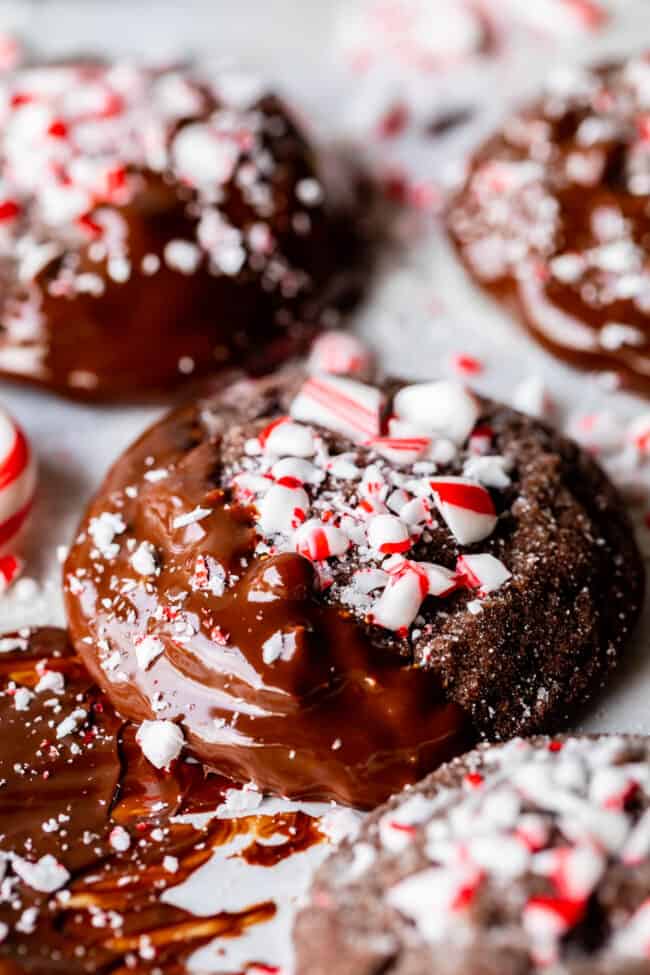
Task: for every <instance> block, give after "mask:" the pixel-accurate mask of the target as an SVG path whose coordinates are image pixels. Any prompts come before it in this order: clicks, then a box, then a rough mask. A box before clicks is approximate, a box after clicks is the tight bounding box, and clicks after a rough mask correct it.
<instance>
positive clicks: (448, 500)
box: [430, 477, 497, 545]
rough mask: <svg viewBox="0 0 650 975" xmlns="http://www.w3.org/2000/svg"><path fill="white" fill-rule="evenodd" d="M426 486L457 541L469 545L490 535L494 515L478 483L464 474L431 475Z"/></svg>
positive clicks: (490, 502)
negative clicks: (453, 475) (428, 484)
mask: <svg viewBox="0 0 650 975" xmlns="http://www.w3.org/2000/svg"><path fill="white" fill-rule="evenodd" d="M430 485H431V490H432V492H433V497H434V501H435V503H436V507H437V509H438V511H439V512H440V514H441V515H442V517H443V518H444V520H445V523H446V525H447V527H448V528H449V530H450V531H451V533H452V534H453V536H454V538H455V539H456V541H457V542H459V543H460V544H461V545H472V544H474V542H480V541H482V539H484V538H487V537H488V535H491V534H492V532H493V531H494V529H495V528H496V523H497V514H496V510H495V507H494V502H493V501H492V498H491V496H490V493H489V491H487V490H486V489H485V488H484V487H483V486H482V485H481V484H477V483H476V482H475V481H470V480H469V479H468V478H466V477H433V478H431V479H430Z"/></svg>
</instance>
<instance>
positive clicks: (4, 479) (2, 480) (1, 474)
mask: <svg viewBox="0 0 650 975" xmlns="http://www.w3.org/2000/svg"><path fill="white" fill-rule="evenodd" d="M28 460H29V447H28V446H27V440H26V439H25V435H24V434H23V432H22V430H16V437H15V440H14V443H13V446H12V448H11V450H10V451H9V453H8V454H7V456H6V458H5V459H4V460H3V461H2V463H0V490H2V489H3V488H6V487H7V485H8V484H11V482H12V481H15V480H16V478H17V477H20V475H21V474H22V472H23V471H24V470H25V468H26V467H27V461H28Z"/></svg>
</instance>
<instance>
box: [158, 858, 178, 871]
mask: <svg viewBox="0 0 650 975" xmlns="http://www.w3.org/2000/svg"><path fill="white" fill-rule="evenodd" d="M162 865H163V870H166V871H167V873H176V872H177V870H178V857H171V856H169V855H168V856H165V857H163V862H162Z"/></svg>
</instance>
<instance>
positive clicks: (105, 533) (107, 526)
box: [88, 511, 126, 559]
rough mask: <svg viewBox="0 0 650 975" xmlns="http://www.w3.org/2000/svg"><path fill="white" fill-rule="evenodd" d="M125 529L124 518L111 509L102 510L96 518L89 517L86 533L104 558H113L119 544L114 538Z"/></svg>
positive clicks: (118, 548)
mask: <svg viewBox="0 0 650 975" xmlns="http://www.w3.org/2000/svg"><path fill="white" fill-rule="evenodd" d="M125 531H126V525H125V524H124V519H123V518H122V516H121V515H119V514H116V513H115V512H112V511H103V512H102V513H101V515H99V516H98V517H97V518H91V519H90V524H89V526H88V534H89V535H90V537H91V538H92V540H93V542H94V544H95V546H96V548H98V549H99V551H100V553H101V554H102V555H103V556H104V558H106V559H113V558H115V556H116V555H117V553H118V552H119V550H120V546H119V545H118V544H117V543H116V542H115V541H114V539H115V537H116V536H117V535H121V534H122V533H123V532H125Z"/></svg>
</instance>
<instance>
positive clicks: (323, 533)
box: [293, 518, 350, 562]
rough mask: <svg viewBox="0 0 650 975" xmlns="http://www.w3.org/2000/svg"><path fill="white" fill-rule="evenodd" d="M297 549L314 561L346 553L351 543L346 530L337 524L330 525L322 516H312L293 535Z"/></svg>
mask: <svg viewBox="0 0 650 975" xmlns="http://www.w3.org/2000/svg"><path fill="white" fill-rule="evenodd" d="M293 540H294V544H295V546H296V551H297V552H299V553H300V555H304V556H305V558H307V559H310V560H311V561H312V562H321V561H322V560H323V559H329V558H331V557H332V556H336V555H344V554H345V553H346V552H347V550H348V548H349V545H350V540H349V539H348V536H347V535H346V534H345V532H342V531H341V529H340V528H337V527H336V526H335V525H328V524H326V523H325V522H323V521H321V520H320V518H310V519H309V520H308V521H306V522H305V523H304V524H303V525H301V526H300V527H299V528H298V529H297V530H296V532H295V534H294V536H293Z"/></svg>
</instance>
